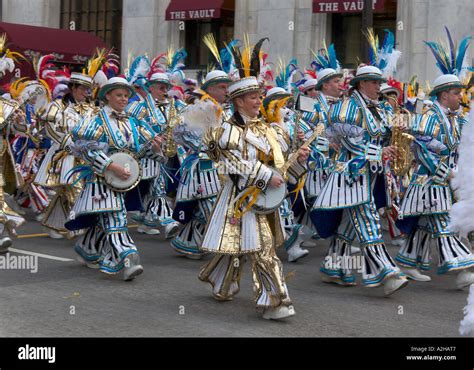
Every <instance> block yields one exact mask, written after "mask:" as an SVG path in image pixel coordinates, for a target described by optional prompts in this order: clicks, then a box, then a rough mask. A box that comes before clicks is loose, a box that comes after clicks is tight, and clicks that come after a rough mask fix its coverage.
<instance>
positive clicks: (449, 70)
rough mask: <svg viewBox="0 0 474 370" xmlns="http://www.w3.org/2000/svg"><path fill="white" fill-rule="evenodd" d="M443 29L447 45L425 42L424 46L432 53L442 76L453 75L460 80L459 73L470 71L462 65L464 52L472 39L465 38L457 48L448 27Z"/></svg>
mask: <svg viewBox="0 0 474 370" xmlns="http://www.w3.org/2000/svg"><path fill="white" fill-rule="evenodd" d="M445 29H446V34H447V37H448V44H447V45H446V44H444V43H443V42H441V41H439V42H435V41H425V44H426V45H427V46H428V48H429V49H430V50H431V52H432V53H433V56H434V57H435V59H436V66H437V67H438V69H439V70H440V71H441V73H442V74H453V75H456V76H458V77H459V78H462V77H461V73H462V72H463V71H465V70H472V69H471V68H467V67H465V65H464V60H465V57H466V51H467V48H468V47H469V44H470V42H471V38H472V37H470V36H467V37H465V38H463V39H462V40H461V42H460V43H459V46H458V44H457V43H455V42H454V41H453V38H452V37H451V32H449V29H448V27H445Z"/></svg>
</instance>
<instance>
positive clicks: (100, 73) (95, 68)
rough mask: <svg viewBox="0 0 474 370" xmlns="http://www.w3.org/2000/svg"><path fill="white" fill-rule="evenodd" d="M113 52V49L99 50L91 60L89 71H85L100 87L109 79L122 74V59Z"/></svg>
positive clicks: (88, 65) (88, 66)
mask: <svg viewBox="0 0 474 370" xmlns="http://www.w3.org/2000/svg"><path fill="white" fill-rule="evenodd" d="M112 51H113V49H109V50H107V49H97V50H96V53H95V54H94V56H93V57H92V58H91V59H89V62H88V64H87V70H85V71H83V73H85V74H87V75H88V76H89V77H91V78H92V79H93V80H94V82H95V83H96V84H97V85H99V86H103V85H104V84H105V83H106V82H107V80H108V79H110V78H112V77H115V76H118V75H119V73H120V58H119V57H118V55H116V54H114V53H112Z"/></svg>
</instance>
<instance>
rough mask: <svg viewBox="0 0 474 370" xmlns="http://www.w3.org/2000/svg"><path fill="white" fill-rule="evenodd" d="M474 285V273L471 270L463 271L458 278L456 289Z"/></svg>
mask: <svg viewBox="0 0 474 370" xmlns="http://www.w3.org/2000/svg"><path fill="white" fill-rule="evenodd" d="M471 284H474V273H472V272H471V271H469V270H462V271H461V272H459V274H458V276H457V277H456V287H457V288H458V289H462V288H465V287H467V286H469V285H471Z"/></svg>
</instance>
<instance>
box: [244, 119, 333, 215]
mask: <svg viewBox="0 0 474 370" xmlns="http://www.w3.org/2000/svg"><path fill="white" fill-rule="evenodd" d="M323 132H324V125H323V124H319V125H318V126H317V127H316V128H315V130H314V131H313V133H312V134H311V136H310V137H309V138H308V139H307V140H306V141H305V142H304V143H303V145H302V146H305V147H309V145H310V144H311V143H312V142H313V141H314V140H316V139H317V138H318V136H320V135H321V134H322V133H323ZM297 160H298V152H293V153H291V154H290V156H289V157H288V160H287V161H286V163H285V164H284V165H283V167H282V168H281V169H280V170H279V171H278V170H277V169H275V168H272V169H271V170H272V171H273V174H274V175H275V174H278V175H279V176H283V178H284V177H285V175H286V172H287V171H288V168H290V167H291V165H292V164H293V163H295V162H296V161H297ZM286 196H287V189H286V184H282V185H280V186H279V187H277V188H274V187H267V188H266V189H265V190H262V191H261V192H260V193H259V194H258V195H257V200H256V201H255V203H254V204H253V206H252V208H253V209H254V211H255V212H256V213H258V214H268V213H272V212H274V211H275V210H276V209H277V208H278V207H280V206H281V204H282V203H283V201H284V200H285V198H286Z"/></svg>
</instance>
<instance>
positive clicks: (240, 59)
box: [231, 35, 273, 85]
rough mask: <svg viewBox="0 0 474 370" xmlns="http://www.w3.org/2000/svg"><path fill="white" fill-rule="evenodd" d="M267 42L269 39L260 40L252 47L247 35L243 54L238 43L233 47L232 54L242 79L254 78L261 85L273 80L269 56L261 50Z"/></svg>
mask: <svg viewBox="0 0 474 370" xmlns="http://www.w3.org/2000/svg"><path fill="white" fill-rule="evenodd" d="M265 40H269V39H268V37H265V38H263V39H260V40H259V41H258V42H257V43H256V44H255V45H254V46H252V45H250V41H249V38H248V35H245V37H244V46H243V51H242V52H241V51H240V46H239V44H238V43H235V44H234V45H233V46H232V48H231V52H232V55H233V57H234V61H235V66H236V68H237V70H238V71H239V77H240V78H245V77H251V76H253V77H255V78H256V79H257V81H258V83H259V84H260V85H263V84H264V83H265V82H266V81H269V80H271V79H272V78H273V75H272V72H271V67H270V65H269V63H267V57H268V55H267V54H265V53H264V52H263V51H262V50H261V49H262V45H263V43H264V42H265Z"/></svg>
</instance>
